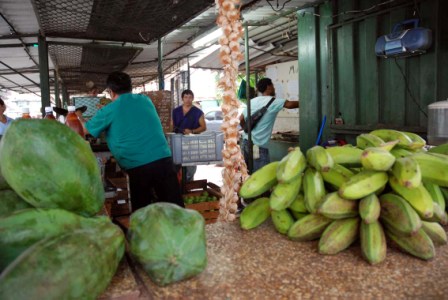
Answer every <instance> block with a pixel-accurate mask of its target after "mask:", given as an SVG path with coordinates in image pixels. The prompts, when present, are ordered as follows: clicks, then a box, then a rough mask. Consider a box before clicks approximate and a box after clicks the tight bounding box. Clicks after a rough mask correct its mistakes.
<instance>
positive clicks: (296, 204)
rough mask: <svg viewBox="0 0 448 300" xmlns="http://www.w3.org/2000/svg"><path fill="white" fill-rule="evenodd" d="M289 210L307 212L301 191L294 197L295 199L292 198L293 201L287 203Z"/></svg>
mask: <svg viewBox="0 0 448 300" xmlns="http://www.w3.org/2000/svg"><path fill="white" fill-rule="evenodd" d="M288 208H289V210H292V211H295V212H298V213H308V210H307V209H306V206H305V197H304V196H303V194H302V193H299V194H298V195H297V197H296V199H294V201H292V203H291V204H290V205H289V207H288Z"/></svg>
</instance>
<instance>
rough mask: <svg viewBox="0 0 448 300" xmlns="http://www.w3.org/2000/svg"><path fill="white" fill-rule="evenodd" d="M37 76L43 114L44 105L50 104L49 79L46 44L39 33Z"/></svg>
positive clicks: (43, 112)
mask: <svg viewBox="0 0 448 300" xmlns="http://www.w3.org/2000/svg"><path fill="white" fill-rule="evenodd" d="M37 39H38V44H39V78H40V95H41V101H42V108H41V110H42V115H44V114H45V106H50V105H51V104H50V80H49V74H48V72H49V70H48V46H47V41H46V40H45V37H44V36H42V35H41V34H39V36H38V38H37Z"/></svg>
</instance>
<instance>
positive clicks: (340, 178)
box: [320, 164, 354, 189]
mask: <svg viewBox="0 0 448 300" xmlns="http://www.w3.org/2000/svg"><path fill="white" fill-rule="evenodd" d="M320 174H321V175H322V178H323V179H324V181H325V182H327V183H329V184H331V185H332V186H334V187H337V188H338V189H339V188H340V187H341V185H342V184H343V183H344V182H346V181H347V180H348V179H349V178H350V177H352V176H353V175H354V173H353V172H352V171H350V170H349V169H347V168H346V167H344V166H342V165H340V164H334V165H333V168H331V169H330V170H328V171H326V172H322V171H321V172H320Z"/></svg>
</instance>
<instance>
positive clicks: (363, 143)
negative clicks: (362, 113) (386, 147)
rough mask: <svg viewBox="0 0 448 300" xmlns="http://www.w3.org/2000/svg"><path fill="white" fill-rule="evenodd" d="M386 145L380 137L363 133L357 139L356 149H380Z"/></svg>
mask: <svg viewBox="0 0 448 300" xmlns="http://www.w3.org/2000/svg"><path fill="white" fill-rule="evenodd" d="M384 143H385V142H384V141H383V140H382V139H381V138H380V137H378V136H376V135H373V134H370V133H363V134H360V135H358V136H357V137H356V147H358V148H360V149H366V148H370V147H379V146H381V145H382V144H384Z"/></svg>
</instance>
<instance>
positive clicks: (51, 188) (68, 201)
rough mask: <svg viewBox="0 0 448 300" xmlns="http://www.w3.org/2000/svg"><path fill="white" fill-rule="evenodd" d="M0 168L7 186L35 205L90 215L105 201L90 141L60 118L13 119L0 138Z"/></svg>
mask: <svg viewBox="0 0 448 300" xmlns="http://www.w3.org/2000/svg"><path fill="white" fill-rule="evenodd" d="M17 149H20V151H17ZM0 168H1V173H2V174H3V176H4V177H5V179H6V181H7V182H8V184H9V185H10V186H11V188H12V189H13V190H14V191H15V192H16V193H17V194H19V195H20V197H22V198H23V199H24V200H26V201H27V202H28V203H30V204H31V205H33V206H35V207H39V208H63V209H66V210H69V211H73V212H76V213H78V214H81V215H85V216H92V215H95V214H96V213H97V212H98V211H99V210H100V209H101V207H102V205H103V202H104V188H103V184H102V180H101V175H100V170H99V167H98V163H97V160H96V158H95V156H94V154H93V152H92V150H91V149H90V146H89V144H88V143H87V142H86V141H85V140H83V139H82V138H81V137H80V136H79V135H78V134H76V133H75V132H74V131H73V130H71V129H70V128H68V127H67V126H65V125H63V124H61V123H59V122H53V121H51V120H37V119H20V120H17V121H15V122H13V123H11V125H10V126H9V128H8V131H7V132H6V133H5V135H4V136H3V138H2V139H1V141H0Z"/></svg>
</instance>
